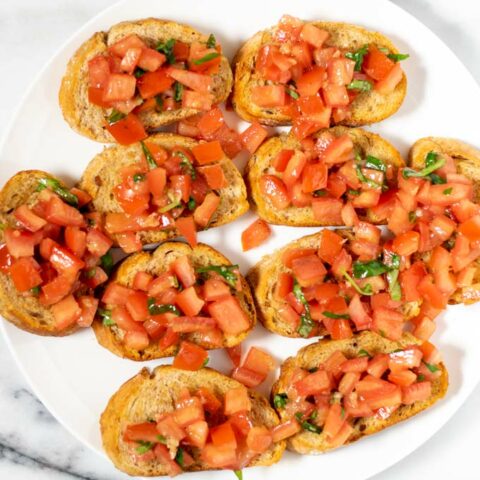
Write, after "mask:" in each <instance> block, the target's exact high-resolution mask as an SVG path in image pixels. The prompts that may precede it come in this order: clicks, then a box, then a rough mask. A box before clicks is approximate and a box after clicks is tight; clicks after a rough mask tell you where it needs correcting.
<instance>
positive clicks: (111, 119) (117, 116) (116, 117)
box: [108, 109, 126, 125]
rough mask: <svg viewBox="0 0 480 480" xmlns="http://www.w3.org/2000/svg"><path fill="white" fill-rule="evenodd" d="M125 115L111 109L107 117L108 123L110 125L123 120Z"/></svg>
mask: <svg viewBox="0 0 480 480" xmlns="http://www.w3.org/2000/svg"><path fill="white" fill-rule="evenodd" d="M125 117H126V115H125V114H124V113H122V112H119V111H118V110H115V109H113V110H112V111H111V113H110V115H109V116H108V123H109V124H110V125H111V124H112V123H117V122H119V121H120V120H123V119H124V118H125Z"/></svg>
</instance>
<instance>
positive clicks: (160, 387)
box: [100, 365, 285, 477]
mask: <svg viewBox="0 0 480 480" xmlns="http://www.w3.org/2000/svg"><path fill="white" fill-rule="evenodd" d="M240 385H241V384H240V383H239V382H237V381H236V380H233V379H231V378H229V377H227V376H225V375H222V374H221V373H219V372H217V371H216V370H213V369H210V368H203V369H201V370H200V371H197V372H189V371H187V370H179V369H176V368H174V367H172V366H169V365H162V366H159V367H156V368H155V369H154V370H153V371H152V372H151V373H150V371H149V370H147V369H146V368H144V369H142V370H141V371H140V372H139V373H138V374H137V375H136V376H134V377H133V378H131V379H130V380H128V381H127V382H125V383H124V384H123V385H122V386H121V387H120V388H119V389H118V391H117V392H116V393H115V394H114V395H113V396H112V398H111V399H110V401H109V402H108V404H107V406H106V408H105V410H104V412H103V413H102V415H101V417H100V429H101V434H102V441H103V446H104V449H105V451H106V452H107V455H108V456H109V458H110V459H111V460H112V462H113V463H114V465H115V467H117V468H118V469H119V470H122V471H123V472H126V473H128V474H129V475H139V476H142V477H146V476H148V477H151V476H163V475H167V471H166V469H165V467H164V466H163V465H162V464H161V463H160V462H155V461H154V462H148V463H147V462H141V461H138V460H135V459H133V458H131V457H130V456H129V454H128V451H127V447H126V445H124V444H123V442H122V441H121V437H122V432H123V429H124V428H125V427H126V426H127V425H128V424H131V423H135V422H145V421H146V419H148V418H155V416H156V415H157V414H159V413H163V412H171V411H173V410H174V403H175V399H176V396H178V395H179V394H180V392H181V390H182V388H184V387H186V388H188V389H189V390H190V391H191V392H192V393H193V392H194V391H196V390H197V389H198V388H200V387H206V388H209V389H211V390H212V392H213V393H215V394H216V395H217V396H218V397H222V398H223V397H224V396H225V393H226V392H227V391H228V390H230V389H232V388H236V387H239V386H240ZM249 396H250V400H251V402H252V420H253V423H254V424H255V425H259V424H263V425H265V426H266V427H267V428H272V427H274V426H276V425H278V423H279V421H278V417H277V414H276V413H275V411H274V410H273V408H272V407H271V406H270V405H269V403H268V400H267V399H266V398H265V397H263V396H262V395H260V394H259V393H257V392H255V391H252V390H249ZM284 450H285V442H284V441H282V442H278V443H276V444H274V445H272V447H270V449H269V450H267V451H266V452H265V453H263V454H261V455H260V456H258V457H257V458H255V459H254V460H253V461H252V462H251V463H250V464H249V465H248V466H268V465H272V464H274V463H276V462H278V461H279V460H280V458H281V456H282V454H283V451H284ZM198 453H199V452H198V450H197V449H194V450H193V456H194V458H195V459H196V460H197V462H196V463H195V464H193V465H192V466H191V467H189V468H188V469H186V471H202V470H211V469H210V468H207V467H206V466H205V465H204V464H203V463H202V462H201V461H200V460H199V459H198V456H199V455H198Z"/></svg>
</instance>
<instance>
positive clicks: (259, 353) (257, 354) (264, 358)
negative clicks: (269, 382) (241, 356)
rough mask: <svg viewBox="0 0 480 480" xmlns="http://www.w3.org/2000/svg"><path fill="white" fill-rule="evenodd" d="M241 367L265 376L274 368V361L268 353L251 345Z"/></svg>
mask: <svg viewBox="0 0 480 480" xmlns="http://www.w3.org/2000/svg"><path fill="white" fill-rule="evenodd" d="M243 367H245V368H248V369H249V370H251V371H253V372H257V373H259V374H261V375H263V376H264V377H266V376H267V375H268V374H269V373H270V372H271V371H272V370H273V369H274V368H275V361H274V359H273V357H272V356H271V355H269V354H268V353H266V352H264V351H263V350H260V349H258V348H257V347H252V348H250V350H249V351H248V353H247V357H246V358H245V361H244V362H243Z"/></svg>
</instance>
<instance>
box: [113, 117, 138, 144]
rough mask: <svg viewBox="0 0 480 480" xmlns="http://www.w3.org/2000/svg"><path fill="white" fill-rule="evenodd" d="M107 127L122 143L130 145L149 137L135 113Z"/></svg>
mask: <svg viewBox="0 0 480 480" xmlns="http://www.w3.org/2000/svg"><path fill="white" fill-rule="evenodd" d="M106 128H107V130H108V131H109V132H110V133H111V134H112V136H113V137H114V138H115V140H116V141H117V142H118V143H119V144H120V145H130V144H131V143H135V142H138V141H139V140H143V139H144V138H146V137H147V133H146V132H145V129H144V128H143V125H142V123H141V122H140V120H139V119H138V117H137V116H136V115H135V114H133V113H129V114H128V115H127V116H126V117H125V118H123V119H121V120H119V121H118V122H115V123H113V124H111V125H107V126H106Z"/></svg>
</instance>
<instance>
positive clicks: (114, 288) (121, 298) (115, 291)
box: [102, 282, 134, 305]
mask: <svg viewBox="0 0 480 480" xmlns="http://www.w3.org/2000/svg"><path fill="white" fill-rule="evenodd" d="M132 293H134V291H133V290H132V289H131V288H128V287H124V286H123V285H120V284H119V283H116V282H111V283H109V284H108V286H107V288H106V289H105V292H104V294H103V296H102V302H103V303H105V304H107V305H125V304H126V303H127V300H128V297H129V296H130V295H131V294H132Z"/></svg>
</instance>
